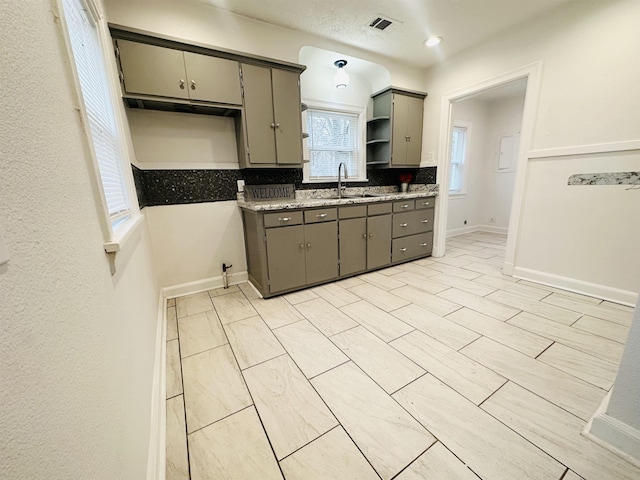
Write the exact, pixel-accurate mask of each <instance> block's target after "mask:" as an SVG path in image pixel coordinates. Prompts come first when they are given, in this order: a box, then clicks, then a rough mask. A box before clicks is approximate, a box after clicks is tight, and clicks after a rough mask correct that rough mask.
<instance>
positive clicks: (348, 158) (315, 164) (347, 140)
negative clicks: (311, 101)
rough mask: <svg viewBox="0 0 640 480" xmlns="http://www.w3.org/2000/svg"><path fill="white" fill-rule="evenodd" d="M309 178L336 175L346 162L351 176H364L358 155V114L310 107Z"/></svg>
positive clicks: (308, 121)
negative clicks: (342, 163)
mask: <svg viewBox="0 0 640 480" xmlns="http://www.w3.org/2000/svg"><path fill="white" fill-rule="evenodd" d="M307 131H308V133H309V140H308V146H309V162H310V163H309V179H310V180H322V179H335V178H336V177H337V176H338V166H339V165H340V163H341V162H344V163H345V165H346V166H347V170H348V172H349V177H353V178H358V177H360V176H361V173H362V172H360V169H361V168H362V167H361V165H360V161H359V155H358V115H357V114H353V113H342V112H333V111H328V110H313V109H309V110H307Z"/></svg>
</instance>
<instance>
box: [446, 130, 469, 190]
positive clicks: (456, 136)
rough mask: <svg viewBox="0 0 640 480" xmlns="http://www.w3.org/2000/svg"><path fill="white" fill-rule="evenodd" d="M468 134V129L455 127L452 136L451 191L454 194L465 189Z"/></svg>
mask: <svg viewBox="0 0 640 480" xmlns="http://www.w3.org/2000/svg"><path fill="white" fill-rule="evenodd" d="M466 134H467V129H466V128H464V127H453V132H452V134H451V176H450V180H449V190H450V191H452V192H460V191H462V188H463V187H464V177H463V175H464V158H465V148H466Z"/></svg>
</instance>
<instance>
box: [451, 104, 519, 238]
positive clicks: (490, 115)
mask: <svg viewBox="0 0 640 480" xmlns="http://www.w3.org/2000/svg"><path fill="white" fill-rule="evenodd" d="M523 107H524V96H523V95H516V96H510V97H503V98H498V99H495V100H490V101H484V100H480V99H473V98H472V99H467V100H461V101H459V102H456V103H454V105H453V114H452V118H453V121H454V124H455V123H456V122H460V121H463V122H468V123H471V128H470V137H469V145H468V149H469V151H468V156H467V166H466V177H467V179H466V192H465V194H464V195H455V196H450V197H449V212H448V217H447V234H448V235H451V234H457V233H464V232H465V231H471V230H474V229H485V230H487V229H488V230H491V231H495V232H504V233H506V230H507V227H508V226H509V211H510V208H511V199H512V197H513V188H514V183H515V170H513V171H510V172H502V171H498V170H497V163H498V154H499V148H498V147H499V140H500V137H501V136H502V135H505V134H513V133H518V132H519V131H520V125H521V124H522V111H523ZM490 218H493V219H495V221H493V222H491V221H490ZM465 220H466V221H467V223H466V225H465V223H464V221H465Z"/></svg>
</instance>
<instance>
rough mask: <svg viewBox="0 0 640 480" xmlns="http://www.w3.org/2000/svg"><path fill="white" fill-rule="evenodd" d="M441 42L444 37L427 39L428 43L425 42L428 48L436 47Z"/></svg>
mask: <svg viewBox="0 0 640 480" xmlns="http://www.w3.org/2000/svg"><path fill="white" fill-rule="evenodd" d="M441 41H442V37H436V36H433V37H429V38H427V41H426V42H424V44H425V45H426V46H427V47H435V46H436V45H438V44H439V43H440V42H441Z"/></svg>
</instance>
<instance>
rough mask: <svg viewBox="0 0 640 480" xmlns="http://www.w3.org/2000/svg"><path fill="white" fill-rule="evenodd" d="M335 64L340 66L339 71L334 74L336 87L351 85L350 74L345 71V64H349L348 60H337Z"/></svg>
mask: <svg viewBox="0 0 640 480" xmlns="http://www.w3.org/2000/svg"><path fill="white" fill-rule="evenodd" d="M333 64H334V65H335V66H336V67H338V71H337V72H336V74H335V75H334V76H333V84H334V85H335V86H336V88H345V87H346V86H347V85H349V75H347V72H345V71H344V66H345V65H346V64H347V61H346V60H336V61H335V62H333Z"/></svg>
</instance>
